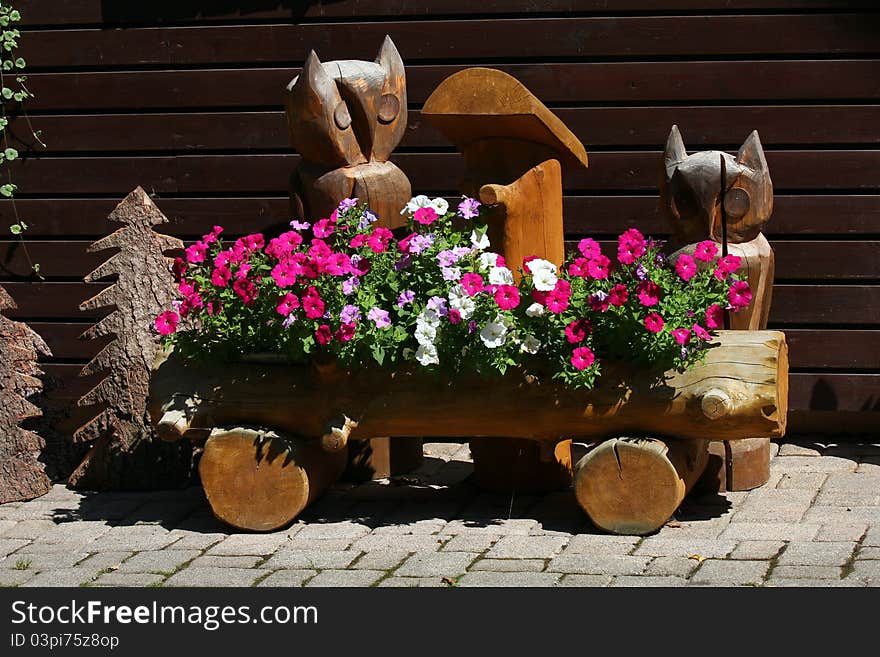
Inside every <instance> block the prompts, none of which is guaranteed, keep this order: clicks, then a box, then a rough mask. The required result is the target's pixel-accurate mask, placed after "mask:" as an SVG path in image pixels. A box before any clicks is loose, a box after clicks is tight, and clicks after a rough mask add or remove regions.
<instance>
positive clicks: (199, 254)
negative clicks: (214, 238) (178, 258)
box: [185, 242, 208, 265]
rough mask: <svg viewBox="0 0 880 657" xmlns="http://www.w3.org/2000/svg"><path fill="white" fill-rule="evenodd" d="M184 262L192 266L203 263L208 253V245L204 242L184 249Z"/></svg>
mask: <svg viewBox="0 0 880 657" xmlns="http://www.w3.org/2000/svg"><path fill="white" fill-rule="evenodd" d="M185 253H186V261H187V262H188V263H190V264H192V265H195V264H198V263H200V262H204V261H205V255H206V254H207V253H208V245H207V244H205V243H204V242H196V243H195V244H193V245H192V246H188V247H186V251H185Z"/></svg>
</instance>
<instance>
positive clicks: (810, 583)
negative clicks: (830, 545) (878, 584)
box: [764, 578, 865, 589]
mask: <svg viewBox="0 0 880 657" xmlns="http://www.w3.org/2000/svg"><path fill="white" fill-rule="evenodd" d="M764 586H765V587H768V588H783V587H785V588H806V587H812V588H823V589H825V588H830V587H835V588H838V587H847V588H852V587H860V586H865V583H864V582H862V581H860V580H856V579H842V580H841V579H773V578H771V579H770V580H769V581H767V582H765V583H764Z"/></svg>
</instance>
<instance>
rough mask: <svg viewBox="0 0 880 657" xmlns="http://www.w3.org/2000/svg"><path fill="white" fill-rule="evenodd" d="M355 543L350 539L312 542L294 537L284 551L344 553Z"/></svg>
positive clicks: (312, 540)
mask: <svg viewBox="0 0 880 657" xmlns="http://www.w3.org/2000/svg"><path fill="white" fill-rule="evenodd" d="M352 543H353V541H352V540H351V539H348V538H313V539H310V540H304V539H299V538H297V537H293V538H292V539H290V540H289V541H287V543H285V544H284V546H283V549H284V550H302V551H305V552H319V551H320V552H342V551H343V550H347V549H348V548H349V547H350V546H351V544H352Z"/></svg>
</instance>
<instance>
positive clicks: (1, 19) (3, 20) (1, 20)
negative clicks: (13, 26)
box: [0, 16, 9, 27]
mask: <svg viewBox="0 0 880 657" xmlns="http://www.w3.org/2000/svg"><path fill="white" fill-rule="evenodd" d="M0 25H2V26H3V27H6V26H7V25H9V16H0Z"/></svg>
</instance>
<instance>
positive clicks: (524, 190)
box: [422, 68, 587, 491]
mask: <svg viewBox="0 0 880 657" xmlns="http://www.w3.org/2000/svg"><path fill="white" fill-rule="evenodd" d="M422 116H425V117H427V118H428V119H430V121H431V122H432V123H433V124H435V125H436V126H437V127H438V128H439V129H440V131H441V132H443V134H444V135H445V136H446V137H447V138H448V139H449V140H450V141H451V142H452V143H453V144H455V145H456V146H457V147H458V148H459V149H460V150H461V151H462V153H463V154H464V159H465V174H464V181H463V183H462V191H463V192H464V193H465V194H467V195H469V196H479V198H480V200H481V201H482V202H483V203H484V204H486V205H487V206H490V212H491V214H490V217H489V240H490V241H491V243H492V248H493V250H494V251H497V252H498V253H501V254H502V255H503V256H504V257H505V259H506V260H507V262H508V263H510V266H511V268H512V269H514V271H516V270H517V268H518V267H520V266H521V263H522V261H523V258H524V257H525V256H528V255H537V256H539V257H541V258H544V259H545V260H549V261H550V262H553V263H555V264H556V265H561V264H562V261H563V260H564V257H565V253H564V241H563V240H564V237H563V226H562V163H564V164H566V165H569V166H576V167H586V166H587V153H586V150H585V149H584V145H583V144H582V143H581V142H580V140H578V138H577V137H576V136H575V135H574V134H573V133H572V132H571V131H570V130H569V129H568V128H566V127H565V125H564V124H563V123H562V121H560V120H559V118H558V117H557V116H556V115H554V114H553V113H552V112H551V111H550V110H549V109H547V107H546V106H544V104H543V103H542V102H541V101H540V100H538V99H537V98H536V97H535V96H534V95H533V94H532V93H531V92H530V91H529V90H528V89H526V88H525V86H523V84H522V83H521V82H519V81H518V80H516V79H515V78H513V77H511V76H510V75H508V74H506V73H503V72H502V71H498V70H495V69H489V68H470V69H466V70H464V71H460V72H458V73H456V74H454V75H452V76H450V77H449V78H447V79H446V80H444V81H443V82H442V83H441V84H440V86H438V87H437V88H436V89H435V90H434V92H433V93H432V94H431V96H430V97H429V98H428V100H427V101H426V102H425V106H424V108H423V109H422ZM516 277H517V279H518V278H519V272H516ZM471 452H472V454H473V457H474V474H475V478H476V479H477V481H478V482H479V483H480V484H481V485H482V486H484V487H487V488H492V489H496V490H510V489H516V490H521V491H523V490H532V491H539V490H547V489H551V488H557V487H562V486H564V485H566V484H568V483H569V482H570V480H571V441H562V442H559V443H558V444H557V445H555V446H550V447H547V448H544V449H543V450H539V449H538V448H537V447H536V445H535V444H534V443H530V442H528V441H521V440H513V439H481V440H475V441H471Z"/></svg>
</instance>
